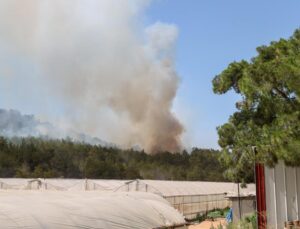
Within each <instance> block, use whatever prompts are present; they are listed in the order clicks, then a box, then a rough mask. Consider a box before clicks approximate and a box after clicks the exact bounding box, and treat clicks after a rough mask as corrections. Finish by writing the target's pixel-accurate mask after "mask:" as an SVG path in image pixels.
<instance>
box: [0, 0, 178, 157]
mask: <svg viewBox="0 0 300 229" xmlns="http://www.w3.org/2000/svg"><path fill="white" fill-rule="evenodd" d="M148 4H149V1H146V0H126V1H125V0H124V1H123V0H122V1H120V0H101V1H99V0H43V1H41V0H21V1H20V0H1V1H0V48H1V45H2V47H5V52H6V53H9V55H10V56H11V55H13V56H15V57H17V58H22V59H25V60H26V62H27V63H30V64H31V65H32V66H34V69H35V71H34V72H35V74H36V76H35V77H31V78H29V77H28V81H30V80H31V81H32V82H31V83H32V86H33V87H40V88H42V90H41V91H43V94H41V97H43V96H45V97H51V98H56V99H57V101H59V102H60V103H62V104H63V106H64V111H65V113H64V114H63V116H64V119H65V120H68V123H69V124H70V126H71V127H72V128H73V129H76V131H77V132H84V133H88V134H90V135H93V136H99V137H100V138H104V139H106V140H108V141H110V142H115V143H117V144H118V145H122V146H124V147H130V146H133V145H140V146H141V147H142V148H144V149H145V150H146V151H147V152H156V151H163V150H168V151H173V152H175V151H178V150H180V148H181V144H180V136H181V134H182V132H183V127H182V125H181V124H180V122H179V121H178V120H177V119H176V117H175V116H174V114H173V113H172V111H171V109H172V102H173V99H174V97H175V96H176V91H177V87H178V76H177V75H176V72H175V69H174V52H175V50H174V46H175V43H176V39H177V35H178V31H177V28H176V27H175V26H174V25H169V24H164V23H160V22H157V23H155V24H153V25H150V26H149V27H147V28H144V27H143V23H142V22H141V21H142V20H143V11H144V9H145V7H146V6H147V5H148ZM0 77H1V76H0ZM22 77H24V75H22V74H19V73H18V74H15V75H14V76H12V78H11V80H12V81H13V82H15V83H17V82H18V81H19V80H20V79H21V78H22ZM1 80H3V79H1ZM10 85H14V84H10ZM11 90H12V91H13V90H14V88H11ZM28 93H30V92H28ZM20 99H21V98H20ZM45 106H47V105H46V104H45ZM51 106H53V104H51Z"/></svg>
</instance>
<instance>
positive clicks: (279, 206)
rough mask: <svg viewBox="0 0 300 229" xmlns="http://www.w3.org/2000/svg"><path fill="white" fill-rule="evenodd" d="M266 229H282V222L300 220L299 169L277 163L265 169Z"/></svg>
mask: <svg viewBox="0 0 300 229" xmlns="http://www.w3.org/2000/svg"><path fill="white" fill-rule="evenodd" d="M265 185H266V212H267V225H268V226H267V228H278V229H281V228H283V227H284V222H286V221H293V220H299V218H300V202H299V201H300V167H288V166H286V165H284V163H283V162H279V163H278V164H277V165H276V166H275V167H274V168H269V167H265Z"/></svg>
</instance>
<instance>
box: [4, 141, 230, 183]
mask: <svg viewBox="0 0 300 229" xmlns="http://www.w3.org/2000/svg"><path fill="white" fill-rule="evenodd" d="M218 156H219V152H218V151H215V150H209V149H196V148H195V149H193V151H192V152H191V153H190V154H188V153H187V152H185V151H184V152H182V153H177V154H171V153H168V152H162V153H158V154H154V155H148V154H146V153H144V152H143V151H135V150H121V149H118V148H105V147H102V146H95V145H89V144H84V143H74V142H72V141H69V140H45V139H39V138H15V139H6V138H3V137H0V177H23V178H27V177H39V178H50V177H64V178H101V179H135V178H140V179H165V180H202V181H224V177H223V172H224V169H223V168H222V167H221V165H220V163H219V161H218Z"/></svg>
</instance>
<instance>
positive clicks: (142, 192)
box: [0, 178, 255, 228]
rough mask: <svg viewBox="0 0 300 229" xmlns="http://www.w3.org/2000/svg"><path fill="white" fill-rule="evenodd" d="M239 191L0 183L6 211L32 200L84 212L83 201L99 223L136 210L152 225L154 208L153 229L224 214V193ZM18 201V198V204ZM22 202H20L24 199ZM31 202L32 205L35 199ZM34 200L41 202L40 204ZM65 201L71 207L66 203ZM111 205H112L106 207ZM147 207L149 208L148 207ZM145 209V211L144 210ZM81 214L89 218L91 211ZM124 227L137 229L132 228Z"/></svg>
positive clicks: (125, 183) (208, 186) (142, 184)
mask: <svg viewBox="0 0 300 229" xmlns="http://www.w3.org/2000/svg"><path fill="white" fill-rule="evenodd" d="M237 187H238V186H237V184H235V183H229V182H199V181H159V180H96V179H17V178H16V179H13V178H12V179H0V190H1V197H0V198H3V200H5V199H6V197H7V199H8V200H7V201H6V203H7V205H6V206H7V207H9V208H11V207H12V206H9V203H8V202H9V201H10V203H11V205H14V203H16V202H21V203H22V202H24V204H25V202H26V201H29V199H30V198H35V197H36V198H35V203H36V204H37V205H38V206H37V208H39V207H40V208H43V207H45V208H47V209H52V208H56V207H58V206H56V204H55V203H57V204H58V205H59V207H58V208H60V207H62V209H67V208H70V209H71V208H73V204H82V208H85V205H86V204H88V203H85V201H91V202H93V204H92V205H91V206H90V207H91V208H95V209H96V210H95V212H98V213H99V214H100V215H98V219H99V217H102V218H103V217H104V218H105V217H108V218H109V217H112V216H111V213H112V215H114V216H115V217H117V218H118V217H121V218H126V219H128V220H129V218H128V217H130V216H124V215H123V214H127V213H128V212H131V213H130V214H133V212H134V211H136V210H135V208H139V209H140V210H139V211H138V213H139V214H142V215H137V216H134V214H133V216H131V217H137V218H140V219H142V221H144V220H146V221H147V222H150V224H151V222H152V221H151V219H152V218H155V217H156V215H155V214H154V213H153V214H152V213H151V214H152V215H151V214H150V212H149V213H146V212H147V211H151V209H152V210H153V209H156V207H158V209H159V210H157V209H156V210H154V212H156V213H157V212H159V211H163V212H159V215H160V216H161V217H162V218H163V219H161V220H160V221H156V222H157V223H158V224H156V225H154V224H153V225H152V224H151V225H152V226H153V227H152V226H151V227H152V228H156V227H161V226H170V225H182V224H183V223H184V218H186V219H193V218H195V217H196V216H197V215H199V214H200V215H201V214H205V213H206V212H208V211H210V210H213V209H216V208H221V209H222V208H226V207H230V206H231V202H230V201H229V199H228V198H226V196H227V195H228V194H232V193H237V191H238V190H237ZM30 190H31V191H30ZM240 194H241V195H247V194H254V195H255V186H254V184H249V185H247V188H245V189H240ZM5 196H6V197H5ZM25 196H26V198H25ZM76 196H77V197H76ZM27 197H28V198H27ZM43 197H46V198H47V199H48V198H49V201H50V200H52V202H51V203H52V205H53V206H52V205H51V207H50V208H48V204H49V202H44V201H43ZM16 198H20V199H21V200H22V201H19V200H18V199H16ZM22 198H24V200H23V199H22ZM51 198H53V199H51ZM64 199H65V201H66V202H63V203H64V204H65V205H63V204H62V202H61V201H62V200H64ZM31 200H32V201H33V199H31ZM37 200H39V201H41V203H39V201H37ZM69 200H70V202H68V201H69ZM104 200H105V201H104ZM119 202H120V204H119ZM29 203H30V202H28V204H29ZM68 203H70V205H68ZM104 203H105V206H108V208H109V209H113V208H114V207H115V206H117V207H118V206H119V205H120V206H122V207H123V208H124V209H123V210H124V213H122V212H120V211H115V210H112V211H111V212H110V211H105V210H103V209H102V208H104V209H105V208H106V207H104ZM122 204H124V205H122ZM135 204H136V205H135ZM110 205H112V206H111V207H110ZM149 205H151V206H150V207H149ZM24 206H25V205H24ZM86 207H87V206H86ZM75 208H76V207H75ZM144 208H145V209H148V210H147V211H146V210H145V211H144ZM118 209H120V208H118ZM141 209H142V210H141ZM47 211H48V210H47ZM58 211H60V210H59V209H57V210H55V212H58ZM85 212H86V214H89V213H88V212H89V211H85ZM20 214H22V213H20ZM67 214H69V213H67ZM53 217H54V216H53ZM87 217H92V218H93V217H94V213H93V215H87ZM148 217H150V219H148ZM105 220H109V219H105ZM129 221H134V222H137V223H140V222H139V221H138V220H136V219H130V220H129ZM118 222H119V220H118ZM150 224H149V225H150ZM147 225H148V224H147ZM100 228H101V227H100ZM104 228H105V227H104ZM110 228H113V227H110ZM125 228H126V227H125ZM128 228H135V227H134V226H131V227H128ZM137 228H142V227H137ZM146 228H147V227H146ZM148 228H149V227H148Z"/></svg>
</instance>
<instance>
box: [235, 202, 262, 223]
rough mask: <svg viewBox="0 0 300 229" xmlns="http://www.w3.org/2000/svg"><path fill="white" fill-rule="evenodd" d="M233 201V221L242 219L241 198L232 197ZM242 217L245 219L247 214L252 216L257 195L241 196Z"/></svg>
mask: <svg viewBox="0 0 300 229" xmlns="http://www.w3.org/2000/svg"><path fill="white" fill-rule="evenodd" d="M230 200H231V202H232V210H233V211H232V213H233V222H234V223H235V222H237V221H239V220H240V212H239V200H238V198H230ZM240 201H241V203H240V205H241V218H242V219H244V218H245V217H246V216H251V215H252V214H253V213H254V212H255V209H256V207H255V196H249V197H241V198H240Z"/></svg>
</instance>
